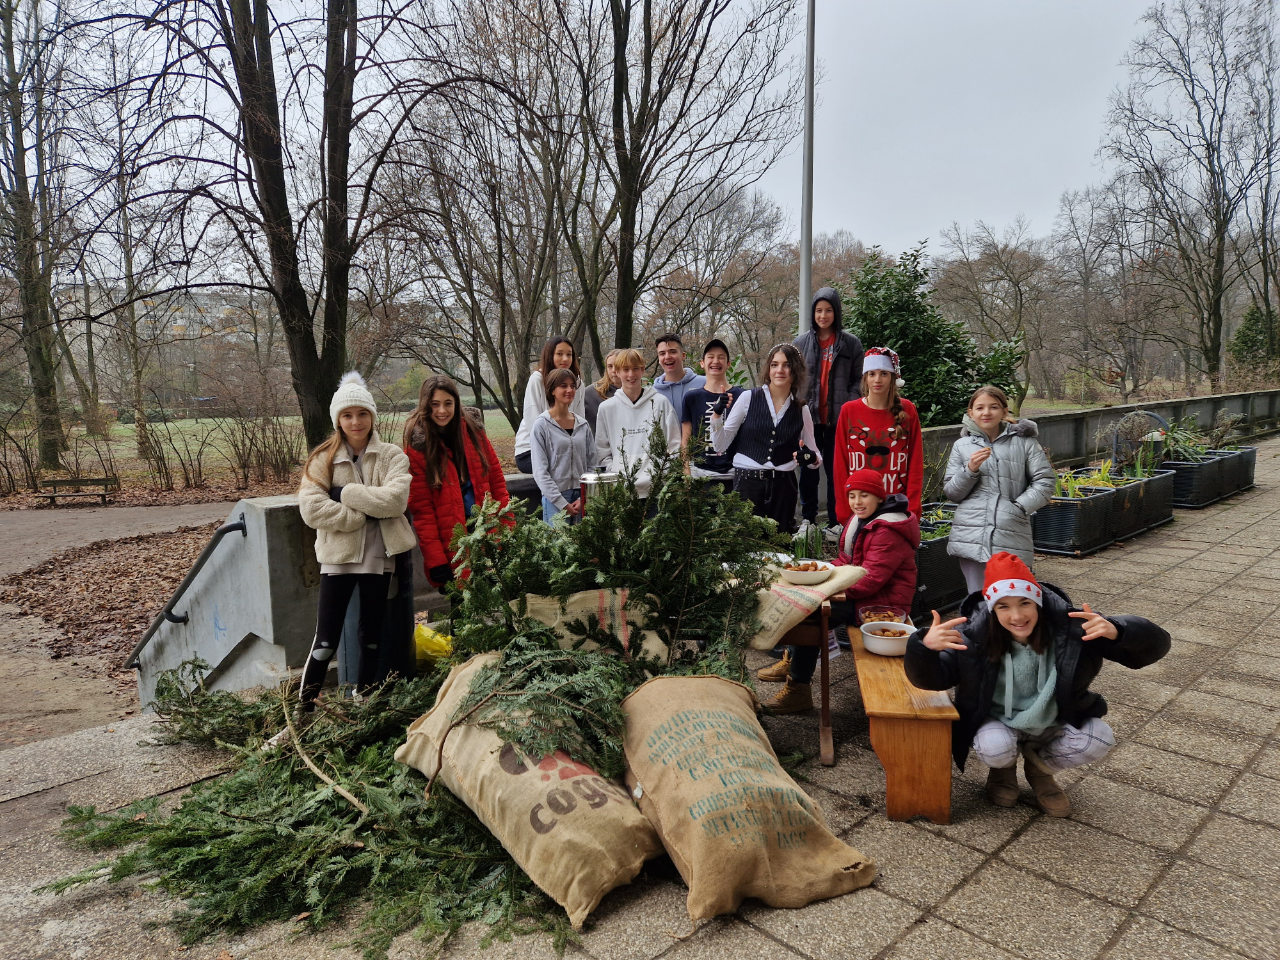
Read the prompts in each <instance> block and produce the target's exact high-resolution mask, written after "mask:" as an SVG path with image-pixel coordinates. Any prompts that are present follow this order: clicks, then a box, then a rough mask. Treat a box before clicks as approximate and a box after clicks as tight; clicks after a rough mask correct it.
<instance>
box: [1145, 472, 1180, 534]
mask: <svg viewBox="0 0 1280 960" xmlns="http://www.w3.org/2000/svg"><path fill="white" fill-rule="evenodd" d="M1175 476H1176V474H1174V472H1173V471H1172V470H1156V471H1155V472H1153V473H1152V475H1151V476H1149V477H1145V478H1144V479H1143V490H1142V529H1143V530H1154V529H1155V528H1156V527H1159V526H1163V525H1164V524H1166V523H1168V522H1169V521H1170V520H1172V519H1173V481H1174V477H1175Z"/></svg>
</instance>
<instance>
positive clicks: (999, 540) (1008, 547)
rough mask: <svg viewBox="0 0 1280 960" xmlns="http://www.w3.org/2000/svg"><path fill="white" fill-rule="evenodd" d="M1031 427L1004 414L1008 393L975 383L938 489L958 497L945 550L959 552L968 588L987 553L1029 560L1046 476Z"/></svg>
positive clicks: (976, 583) (1048, 482)
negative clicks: (1034, 518)
mask: <svg viewBox="0 0 1280 960" xmlns="http://www.w3.org/2000/svg"><path fill="white" fill-rule="evenodd" d="M1037 434H1038V431H1037V430H1036V425H1035V421H1033V420H1013V419H1011V418H1010V417H1009V398H1008V397H1007V396H1006V395H1005V392H1004V391H1003V390H1001V389H1000V388H999V387H994V386H991V385H990V384H988V385H986V386H983V387H979V388H978V389H977V390H976V391H974V394H973V396H972V397H971V398H970V399H969V410H968V413H966V414H965V417H964V426H963V427H962V428H961V430H960V439H958V440H957V441H956V442H955V443H954V444H953V445H952V447H951V456H950V458H949V460H948V461H947V477H946V481H945V482H944V484H943V491H944V492H945V493H946V496H947V499H948V500H951V501H953V502H955V503H956V504H958V506H957V507H956V513H955V519H954V520H953V521H952V523H951V536H950V538H949V539H948V543H947V552H948V553H949V554H951V555H952V556H954V557H958V558H959V560H960V568H961V570H963V571H964V579H965V583H966V584H967V586H968V588H969V591H970V592H971V593H972V592H973V591H975V590H981V589H982V577H983V570H984V568H985V566H986V563H987V561H988V560H989V559H991V557H992V556H993V555H994V554H997V553H1000V552H1001V551H1007V552H1009V553H1012V554H1014V555H1015V556H1017V557H1018V558H1019V559H1020V560H1022V561H1023V562H1024V563H1025V564H1026V565H1027V566H1028V567H1030V566H1031V564H1032V561H1033V560H1034V559H1035V550H1034V547H1033V544H1032V535H1031V514H1033V513H1035V512H1036V511H1037V510H1039V509H1040V508H1041V507H1043V506H1044V505H1045V504H1047V503H1048V502H1049V499H1050V498H1051V497H1052V496H1053V483H1054V470H1053V464H1051V463H1050V462H1049V458H1048V457H1047V456H1045V452H1044V448H1043V447H1041V446H1040V442H1039V441H1038V440H1037V439H1036V437H1037Z"/></svg>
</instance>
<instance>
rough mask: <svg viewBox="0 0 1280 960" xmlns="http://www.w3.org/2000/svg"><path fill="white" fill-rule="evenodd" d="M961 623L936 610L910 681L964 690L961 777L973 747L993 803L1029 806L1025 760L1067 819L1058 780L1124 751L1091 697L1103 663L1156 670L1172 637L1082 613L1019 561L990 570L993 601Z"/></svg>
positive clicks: (1147, 624) (1047, 800) (1045, 801)
mask: <svg viewBox="0 0 1280 960" xmlns="http://www.w3.org/2000/svg"><path fill="white" fill-rule="evenodd" d="M960 613H961V616H960V617H957V618H956V619H953V620H948V621H946V622H943V621H942V619H941V618H940V617H939V616H938V613H937V611H936V610H935V611H934V613H933V623H932V625H931V626H929V627H921V628H919V629H918V630H916V632H915V633H913V634H912V635H911V637H910V638H909V639H908V641H907V652H906V658H905V662H904V667H905V669H906V674H907V679H908V680H910V681H911V682H912V683H913V684H915V685H916V686H917V687H920V688H921V689H924V690H947V689H950V688H951V687H955V707H956V711H957V712H958V713H959V714H960V718H959V719H958V720H956V721H955V722H953V723H952V725H951V752H952V755H953V756H954V758H955V762H956V766H958V767H959V768H960V769H961V770H963V769H964V765H965V760H966V758H967V757H968V755H969V749H970V747H972V748H973V750H974V752H975V753H976V754H977V755H978V758H979V759H981V760H983V761H984V762H985V763H986V764H987V766H988V767H989V769H990V773H989V775H988V778H987V797H988V799H990V800H991V802H992V803H995V804H997V805H998V806H1005V807H1011V806H1013V805H1014V804H1015V803H1016V802H1017V800H1018V781H1017V770H1016V766H1015V765H1016V763H1017V759H1018V754H1019V753H1021V754H1022V757H1023V771H1024V773H1025V774H1026V777H1027V782H1028V783H1030V784H1031V787H1032V789H1033V790H1034V791H1035V794H1036V800H1037V802H1038V803H1039V805H1040V807H1041V809H1043V810H1044V811H1045V812H1046V813H1048V814H1050V815H1051V816H1057V817H1065V816H1067V815H1068V814H1070V812H1071V805H1070V803H1069V802H1068V800H1067V797H1066V794H1065V793H1063V792H1062V790H1061V788H1060V787H1059V786H1058V785H1057V783H1056V781H1055V780H1054V776H1053V775H1054V774H1055V773H1057V772H1058V771H1061V770H1067V769H1070V768H1071V767H1075V766H1080V765H1081V764H1084V763H1090V762H1092V761H1094V760H1099V759H1101V758H1102V757H1104V756H1106V754H1107V753H1108V752H1109V751H1110V750H1111V747H1112V746H1114V743H1115V738H1114V734H1113V733H1112V730H1111V728H1110V727H1109V726H1108V725H1107V724H1106V722H1105V721H1103V720H1102V719H1101V718H1102V717H1103V716H1104V715H1105V714H1106V712H1107V701H1106V700H1104V699H1103V698H1102V695H1101V694H1099V693H1096V692H1095V691H1093V690H1090V689H1089V685H1090V684H1091V683H1092V682H1093V680H1094V678H1095V677H1097V675H1098V672H1099V671H1100V670H1101V668H1102V661H1103V660H1113V661H1115V662H1116V663H1119V664H1123V665H1124V666H1126V667H1129V668H1130V669H1135V670H1136V669H1138V668H1140V667H1145V666H1148V665H1150V664H1152V663H1155V662H1156V661H1157V660H1159V659H1160V658H1161V657H1163V656H1164V655H1165V654H1166V653H1168V652H1169V646H1170V639H1169V634H1168V633H1167V632H1166V631H1165V630H1162V629H1161V628H1160V627H1158V626H1156V624H1154V623H1152V622H1151V621H1150V620H1147V619H1144V618H1143V617H1134V616H1116V617H1103V616H1101V615H1100V614H1098V613H1096V612H1094V611H1093V610H1091V609H1090V608H1089V605H1088V604H1087V603H1086V604H1085V605H1084V606H1083V608H1082V609H1076V608H1075V607H1073V606H1072V605H1071V600H1070V599H1069V598H1068V597H1067V595H1066V594H1065V593H1064V592H1063V591H1062V590H1060V589H1059V588H1058V587H1055V586H1053V585H1052V584H1048V583H1046V584H1044V585H1043V586H1041V584H1039V583H1037V582H1036V579H1035V577H1034V576H1033V575H1032V574H1031V571H1030V570H1029V569H1028V568H1027V566H1026V564H1024V563H1023V562H1022V561H1021V560H1019V559H1018V558H1017V557H1015V556H1014V555H1013V554H1011V553H997V554H996V555H995V556H993V557H992V558H991V560H990V561H988V563H987V570H986V578H985V583H984V588H983V591H982V592H981V593H972V594H970V595H969V597H968V598H967V599H966V600H965V602H964V604H963V606H962V607H961V609H960Z"/></svg>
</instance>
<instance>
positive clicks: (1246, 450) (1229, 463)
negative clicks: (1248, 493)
mask: <svg viewBox="0 0 1280 960" xmlns="http://www.w3.org/2000/svg"><path fill="white" fill-rule="evenodd" d="M1209 454H1210V456H1214V457H1221V458H1222V459H1223V461H1225V462H1224V464H1223V467H1222V469H1223V480H1222V485H1223V488H1224V490H1225V495H1226V496H1230V495H1231V494H1233V493H1239V492H1240V491H1241V490H1248V489H1249V488H1250V487H1252V486H1253V471H1254V468H1255V467H1256V466H1257V465H1258V448H1257V447H1240V448H1239V449H1237V450H1210V451H1209Z"/></svg>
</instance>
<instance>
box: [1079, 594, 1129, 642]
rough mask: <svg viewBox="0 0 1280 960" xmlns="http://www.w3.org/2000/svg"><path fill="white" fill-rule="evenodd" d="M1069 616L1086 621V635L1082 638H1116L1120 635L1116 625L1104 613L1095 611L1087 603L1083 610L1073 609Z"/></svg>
mask: <svg viewBox="0 0 1280 960" xmlns="http://www.w3.org/2000/svg"><path fill="white" fill-rule="evenodd" d="M1067 616H1068V617H1073V618H1075V619H1076V620H1083V621H1084V636H1083V637H1081V638H1080V639H1081V640H1086V641H1087V640H1097V639H1098V638H1099V637H1106V638H1108V639H1109V640H1115V639H1116V638H1118V637H1119V636H1120V634H1119V631H1117V630H1116V625H1115V624H1114V623H1112V622H1111V621H1110V620H1108V619H1107V618H1106V617H1104V616H1103V615H1102V614H1100V613H1095V612H1094V611H1093V609H1092V608H1091V607H1090V606H1089V605H1088V604H1087V603H1086V604H1084V605H1083V609H1082V610H1072V611H1071V612H1070V613H1068V614H1067Z"/></svg>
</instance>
